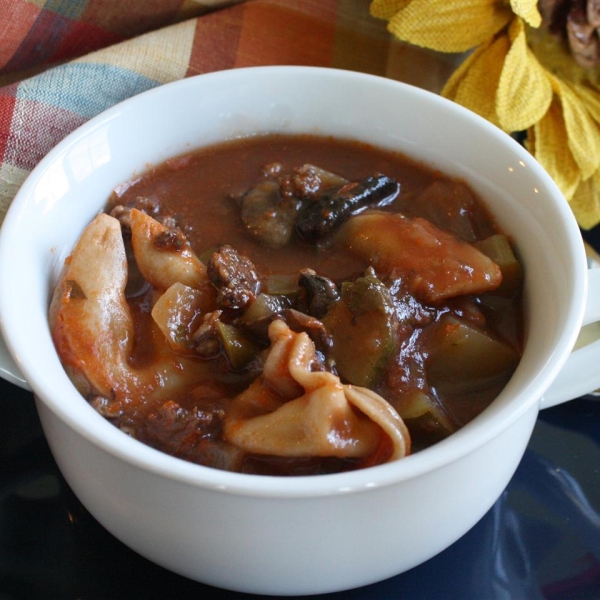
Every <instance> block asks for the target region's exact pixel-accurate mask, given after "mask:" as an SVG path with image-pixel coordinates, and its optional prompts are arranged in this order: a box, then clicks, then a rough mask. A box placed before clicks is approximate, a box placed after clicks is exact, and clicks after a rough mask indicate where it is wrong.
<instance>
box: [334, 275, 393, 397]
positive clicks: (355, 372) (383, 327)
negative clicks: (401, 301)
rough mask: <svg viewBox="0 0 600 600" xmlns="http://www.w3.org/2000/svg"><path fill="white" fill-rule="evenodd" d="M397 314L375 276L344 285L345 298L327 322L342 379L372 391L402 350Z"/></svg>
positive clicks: (386, 292)
mask: <svg viewBox="0 0 600 600" xmlns="http://www.w3.org/2000/svg"><path fill="white" fill-rule="evenodd" d="M396 321H397V320H396V312H395V310H394V303H393V300H392V297H391V295H390V292H389V290H388V289H387V288H386V286H385V285H384V284H383V283H382V282H381V281H380V280H379V279H377V277H375V276H374V275H366V276H363V277H360V278H358V279H357V280H356V281H355V282H345V283H344V284H343V285H342V297H341V299H340V300H338V301H337V302H336V303H335V304H333V305H332V306H331V307H330V309H329V311H328V312H327V314H326V315H325V317H324V319H323V323H324V325H325V326H326V327H327V328H328V329H329V331H330V332H331V335H332V338H333V347H332V351H331V356H332V357H333V359H334V361H335V365H336V368H337V371H338V373H339V374H340V376H341V377H342V378H343V379H344V380H346V381H348V382H349V383H352V384H354V385H360V386H364V387H369V386H372V385H374V384H375V383H377V381H378V380H379V379H380V378H381V376H382V374H383V371H384V369H385V366H386V364H387V362H388V360H389V358H390V357H391V356H392V354H393V353H394V352H395V351H396V350H397V348H398V337H397V333H396V325H397V322H396Z"/></svg>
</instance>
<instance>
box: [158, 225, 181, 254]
mask: <svg viewBox="0 0 600 600" xmlns="http://www.w3.org/2000/svg"><path fill="white" fill-rule="evenodd" d="M152 243H153V244H154V246H155V247H156V248H159V249H161V250H169V251H171V252H179V251H180V250H182V249H183V248H185V247H186V246H187V241H186V238H185V235H183V232H182V231H181V230H180V229H178V228H177V227H172V228H170V229H165V230H164V231H161V232H160V233H159V234H157V235H155V236H154V239H153V240H152Z"/></svg>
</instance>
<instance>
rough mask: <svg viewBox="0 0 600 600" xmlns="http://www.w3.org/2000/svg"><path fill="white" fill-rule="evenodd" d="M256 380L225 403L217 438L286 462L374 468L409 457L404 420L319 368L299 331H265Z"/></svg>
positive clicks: (280, 327)
mask: <svg viewBox="0 0 600 600" xmlns="http://www.w3.org/2000/svg"><path fill="white" fill-rule="evenodd" d="M269 337H270V340H271V346H270V348H269V351H268V356H267V358H266V361H265V365H264V368H263V372H262V374H261V375H260V376H259V377H258V378H257V379H256V380H255V381H254V382H253V383H252V384H251V385H250V386H249V387H248V388H247V389H246V390H245V391H244V392H242V393H241V394H240V395H239V396H237V397H236V398H235V399H234V401H233V404H232V407H231V410H230V411H229V415H228V417H227V419H226V420H225V423H224V438H225V439H226V440H227V441H228V442H229V443H231V444H234V445H235V446H238V447H239V448H242V449H243V450H245V451H246V452H249V453H255V454H267V455H274V456H286V457H310V456H334V457H338V458H356V459H365V458H368V457H370V456H371V455H373V454H376V455H377V457H378V460H377V462H387V461H390V460H396V459H398V458H402V457H403V456H405V455H406V454H408V453H409V452H410V436H409V434H408V430H407V429H406V427H405V425H404V422H403V421H402V419H401V418H400V416H399V415H398V413H397V412H396V411H395V410H394V409H393V408H392V407H391V405H390V404H389V403H388V402H386V401H385V400H384V399H383V398H381V397H380V396H379V395H378V394H376V393H374V392H372V391H370V390H368V389H366V388H362V387H357V386H352V385H345V384H342V383H341V381H340V379H339V378H338V377H337V376H336V375H334V374H333V373H330V372H327V371H323V370H318V369H319V366H318V365H319V363H318V361H317V359H316V352H315V346H314V344H313V342H312V341H311V339H310V338H309V336H308V335H307V334H306V333H304V332H303V333H295V332H293V331H292V330H291V329H290V328H289V327H288V326H287V325H286V323H285V322H284V321H282V320H275V321H273V323H271V325H270V327H269Z"/></svg>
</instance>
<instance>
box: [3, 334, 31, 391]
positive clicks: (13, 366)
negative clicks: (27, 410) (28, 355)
mask: <svg viewBox="0 0 600 600" xmlns="http://www.w3.org/2000/svg"><path fill="white" fill-rule="evenodd" d="M0 377H2V379H6V381H9V382H10V383H14V384H15V385H18V386H19V387H22V388H23V389H24V390H30V391H31V388H30V387H29V384H28V383H27V381H25V377H23V375H22V374H21V371H20V370H19V367H18V366H17V363H16V362H15V361H14V360H13V357H12V356H11V355H10V352H9V351H8V348H7V347H6V344H5V343H4V339H3V338H2V336H0Z"/></svg>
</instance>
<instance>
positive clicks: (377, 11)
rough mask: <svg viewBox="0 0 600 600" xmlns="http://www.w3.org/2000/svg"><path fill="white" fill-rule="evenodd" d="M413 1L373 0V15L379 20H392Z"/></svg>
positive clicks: (371, 8)
mask: <svg viewBox="0 0 600 600" xmlns="http://www.w3.org/2000/svg"><path fill="white" fill-rule="evenodd" d="M411 2H412V0H373V2H371V7H370V10H371V15H372V16H373V17H376V18H377V19H386V20H388V21H389V20H390V19H391V18H392V17H393V16H394V15H395V14H396V13H397V12H398V11H400V10H402V9H403V8H406V7H407V6H408V5H409V4H410V3H411Z"/></svg>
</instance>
